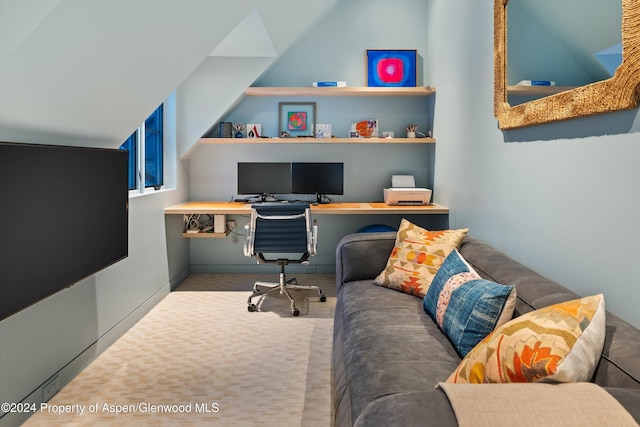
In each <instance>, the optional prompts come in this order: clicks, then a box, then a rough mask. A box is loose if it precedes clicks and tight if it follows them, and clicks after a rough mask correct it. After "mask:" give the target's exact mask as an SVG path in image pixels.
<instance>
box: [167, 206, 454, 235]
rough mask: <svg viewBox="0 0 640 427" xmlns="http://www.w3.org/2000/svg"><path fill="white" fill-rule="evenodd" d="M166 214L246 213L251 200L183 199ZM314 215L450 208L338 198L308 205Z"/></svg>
mask: <svg viewBox="0 0 640 427" xmlns="http://www.w3.org/2000/svg"><path fill="white" fill-rule="evenodd" d="M164 213H165V214H167V215H193V214H201V215H248V214H250V213H251V204H250V203H239V202H185V203H180V204H179V205H175V206H170V207H168V208H166V209H165V210H164ZM311 213H312V214H314V215H371V214H385V215H435V214H445V215H446V214H448V213H449V208H446V207H444V206H441V205H436V204H434V203H432V204H430V205H425V206H389V205H386V204H384V203H382V202H340V203H327V204H320V205H311ZM183 235H184V237H195V238H197V237H225V236H226V235H227V233H184V234H183Z"/></svg>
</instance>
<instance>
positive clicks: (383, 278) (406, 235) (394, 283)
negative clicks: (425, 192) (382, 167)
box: [374, 218, 469, 298]
mask: <svg viewBox="0 0 640 427" xmlns="http://www.w3.org/2000/svg"><path fill="white" fill-rule="evenodd" d="M468 231H469V229H467V228H465V229H460V230H439V231H429V230H425V229H424V228H422V227H419V226H417V225H415V224H412V223H411V222H410V221H408V220H407V219H404V218H403V219H402V221H401V222H400V227H399V229H398V235H397V237H396V243H395V246H394V247H393V250H392V251H391V255H390V256H389V260H388V261H387V266H386V268H385V269H384V270H383V271H382V272H381V273H380V274H379V275H378V277H376V278H375V280H374V283H375V284H376V285H379V286H384V287H387V288H391V289H395V290H398V291H401V292H405V293H407V294H411V295H415V296H417V297H420V298H423V297H424V296H425V295H426V293H427V289H429V285H430V284H431V281H432V280H433V277H434V276H435V275H436V273H437V271H438V269H439V268H440V265H442V263H443V262H444V260H445V258H447V255H449V253H451V251H453V250H454V249H457V248H458V246H460V242H462V239H463V238H464V236H465V235H466V234H467V232H468Z"/></svg>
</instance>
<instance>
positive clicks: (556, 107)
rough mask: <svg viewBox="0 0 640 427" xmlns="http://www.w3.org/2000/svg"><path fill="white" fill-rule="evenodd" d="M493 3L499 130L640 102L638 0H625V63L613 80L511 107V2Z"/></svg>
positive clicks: (611, 109)
mask: <svg viewBox="0 0 640 427" xmlns="http://www.w3.org/2000/svg"><path fill="white" fill-rule="evenodd" d="M508 1H509V0H494V73H495V80H494V114H495V116H496V118H497V119H498V126H499V127H500V129H515V128H521V127H525V126H532V125H538V124H543V123H549V122H556V121H560V120H567V119H574V118H578V117H586V116H592V115H596V114H603V113H609V112H613V111H618V110H628V109H632V108H636V107H637V106H638V104H639V103H640V0H620V1H621V2H622V63H621V64H620V66H619V67H618V68H617V69H616V72H615V74H614V75H613V77H611V78H610V79H607V80H602V81H599V82H596V83H591V84H588V85H586V86H580V87H577V88H575V89H571V90H567V91H564V92H560V93H557V94H553V95H550V96H546V97H544V98H539V99H536V100H533V101H529V102H525V103H523V104H520V105H516V106H511V105H509V102H508V99H507V96H508V86H507V84H508V83H507V4H508Z"/></svg>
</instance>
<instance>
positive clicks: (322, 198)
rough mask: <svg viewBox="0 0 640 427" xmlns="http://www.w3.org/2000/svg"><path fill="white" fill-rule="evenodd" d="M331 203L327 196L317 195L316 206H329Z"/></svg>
mask: <svg viewBox="0 0 640 427" xmlns="http://www.w3.org/2000/svg"><path fill="white" fill-rule="evenodd" d="M329 203H331V201H330V200H329V198H328V197H327V195H326V194H321V193H316V201H315V203H314V204H316V205H327V204H329Z"/></svg>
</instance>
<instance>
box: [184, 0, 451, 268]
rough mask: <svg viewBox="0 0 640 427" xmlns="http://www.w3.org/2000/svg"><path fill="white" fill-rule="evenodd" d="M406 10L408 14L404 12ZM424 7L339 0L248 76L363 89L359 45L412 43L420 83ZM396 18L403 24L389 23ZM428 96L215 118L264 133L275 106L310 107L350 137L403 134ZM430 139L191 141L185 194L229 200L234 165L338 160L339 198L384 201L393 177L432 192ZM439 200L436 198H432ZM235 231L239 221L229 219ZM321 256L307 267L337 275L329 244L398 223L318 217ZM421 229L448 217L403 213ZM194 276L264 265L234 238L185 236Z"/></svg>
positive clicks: (271, 131) (260, 104) (424, 117)
mask: <svg viewBox="0 0 640 427" xmlns="http://www.w3.org/2000/svg"><path fill="white" fill-rule="evenodd" d="M407 10H410V11H411V13H409V14H408V13H407ZM426 20H427V4H426V2H424V1H421V0H415V1H404V2H402V5H401V7H398V5H397V4H396V3H389V2H381V1H380V2H373V3H372V2H364V1H345V2H342V3H341V4H340V5H339V6H338V7H337V8H336V9H334V10H333V11H332V12H331V13H330V14H329V16H328V17H327V18H326V19H325V20H324V21H323V22H321V23H320V24H319V25H318V26H317V27H314V28H311V29H310V31H309V32H308V33H307V34H306V36H305V37H303V38H302V39H301V40H300V41H299V42H298V43H297V44H296V45H294V46H293V47H292V48H291V49H290V50H289V51H287V53H286V54H284V55H282V56H281V57H280V58H279V59H278V61H277V62H276V63H275V64H274V65H273V66H272V67H271V68H270V69H269V70H268V71H267V72H266V73H265V74H264V75H263V76H262V77H261V78H260V79H259V80H258V82H256V85H259V86H310V85H311V83H312V82H313V81H317V80H344V81H346V82H347V84H348V85H349V86H364V85H365V80H364V79H365V56H366V55H365V52H366V49H367V48H406V49H418V53H419V55H420V61H419V62H420V64H419V65H420V67H419V73H420V78H419V82H420V83H421V84H427V85H428V84H429V82H427V81H426V80H425V79H424V75H423V74H424V62H425V61H427V60H428V58H426V57H425V52H426V44H427V43H426V41H427V31H426ZM398 22H403V25H402V26H401V27H398V26H397V25H396V24H397V23H398ZM435 98H437V95H435V96H430V97H427V98H424V97H416V98H396V97H391V98H378V97H376V98H369V97H367V98H360V99H353V98H342V97H318V98H316V99H309V98H304V97H303V98H297V97H295V98H288V97H287V98H278V97H265V98H263V97H257V98H247V99H245V100H244V101H243V102H242V104H241V105H239V106H238V108H236V109H234V110H233V111H231V112H229V114H227V115H225V116H224V117H223V118H222V120H226V121H233V122H241V123H261V124H262V129H263V133H264V134H266V135H269V136H275V135H277V133H278V128H277V124H278V102H280V101H286V102H288V101H312V102H316V103H317V121H318V123H331V124H332V125H333V133H334V134H335V135H337V136H341V137H346V136H348V131H349V124H350V123H352V122H355V121H358V120H364V119H368V118H377V119H379V120H380V128H381V130H383V131H387V130H388V131H393V132H395V134H396V136H404V133H405V130H404V128H405V126H406V125H407V124H410V123H417V124H418V125H419V127H420V128H419V129H420V130H422V131H426V130H427V129H430V128H432V126H433V122H432V119H433V104H434V102H435V103H436V104H437V101H435ZM437 150H438V148H437V146H436V145H434V144H405V145H391V144H383V145H371V144H365V145H362V144H358V145H356V144H335V145H332V144H318V145H288V144H287V145H279V144H266V143H265V144H258V145H237V146H234V145H223V146H219V145H202V144H201V145H199V146H198V147H197V148H196V149H195V150H194V151H193V153H192V154H191V156H190V170H191V181H190V198H191V200H212V199H213V200H229V199H231V198H232V197H233V196H235V195H236V176H237V175H236V163H237V162H239V161H339V162H344V164H345V194H344V196H335V197H334V198H335V199H336V200H338V201H369V200H382V197H383V191H382V190H383V188H385V187H389V186H390V185H391V175H393V174H412V175H414V176H415V179H416V184H417V185H418V186H425V187H429V188H432V187H433V185H434V182H433V177H434V173H435V163H434V159H435V157H436V151H437ZM434 198H436V200H437V195H436V194H434ZM234 219H235V220H236V221H237V223H238V229H237V231H241V228H242V226H244V224H246V222H247V218H246V217H240V216H235V217H234ZM316 219H317V220H318V223H319V229H320V231H319V235H320V244H319V248H318V251H319V254H318V256H317V257H315V258H314V259H312V261H311V265H310V266H309V267H307V268H305V271H320V272H333V271H335V247H336V244H337V242H338V241H339V240H340V238H342V237H343V236H344V235H345V234H348V233H352V232H355V231H357V230H358V229H359V228H361V227H362V226H365V225H368V224H372V223H384V224H387V225H391V226H393V227H397V226H398V224H399V223H400V219H401V217H400V216H393V215H392V216H388V215H318V216H316ZM411 219H413V220H414V221H415V222H417V223H420V224H422V225H424V226H426V227H429V228H442V227H446V226H447V218H446V216H442V215H436V216H433V217H430V216H422V217H411ZM190 244H191V268H192V271H193V272H220V271H223V272H224V271H262V272H264V271H265V266H256V264H255V261H254V260H251V259H247V258H244V257H243V256H242V248H241V246H240V243H239V242H238V243H233V242H232V239H230V238H227V239H192V241H191V243H190Z"/></svg>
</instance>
